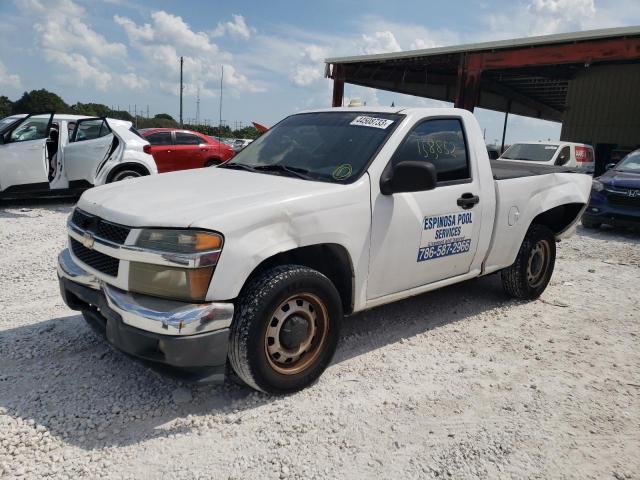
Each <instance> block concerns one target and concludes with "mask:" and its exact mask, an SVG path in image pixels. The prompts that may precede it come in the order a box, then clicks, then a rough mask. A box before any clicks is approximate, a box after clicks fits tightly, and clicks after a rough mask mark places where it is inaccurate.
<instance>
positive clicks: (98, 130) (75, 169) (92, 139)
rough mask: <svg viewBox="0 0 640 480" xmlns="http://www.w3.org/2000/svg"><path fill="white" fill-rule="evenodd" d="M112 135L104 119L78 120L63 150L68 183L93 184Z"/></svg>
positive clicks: (107, 152)
mask: <svg viewBox="0 0 640 480" xmlns="http://www.w3.org/2000/svg"><path fill="white" fill-rule="evenodd" d="M112 143H113V133H112V132H111V128H109V124H108V123H107V120H106V119H105V118H85V119H82V120H78V122H77V123H76V127H75V129H74V131H73V134H72V135H71V139H70V140H69V143H68V144H67V146H66V147H65V149H64V154H63V161H64V169H65V172H66V174H67V179H68V180H69V182H74V181H83V180H84V181H86V182H88V183H90V184H91V185H93V184H94V183H95V178H96V171H97V169H98V166H99V165H100V164H101V163H102V161H103V160H105V159H106V157H107V156H108V155H109V152H110V150H111V144H112Z"/></svg>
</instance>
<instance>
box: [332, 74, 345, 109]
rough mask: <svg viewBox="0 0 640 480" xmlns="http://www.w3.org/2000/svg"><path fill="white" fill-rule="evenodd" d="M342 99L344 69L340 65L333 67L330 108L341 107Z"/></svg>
mask: <svg viewBox="0 0 640 480" xmlns="http://www.w3.org/2000/svg"><path fill="white" fill-rule="evenodd" d="M343 98H344V67H343V66H342V65H334V66H333V100H332V102H331V106H332V107H341V106H342V100H343Z"/></svg>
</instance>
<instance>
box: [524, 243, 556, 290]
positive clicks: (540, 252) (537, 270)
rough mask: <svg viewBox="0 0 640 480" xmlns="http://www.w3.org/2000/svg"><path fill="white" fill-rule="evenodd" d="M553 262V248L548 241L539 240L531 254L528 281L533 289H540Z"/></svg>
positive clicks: (528, 263) (528, 265) (528, 264)
mask: <svg viewBox="0 0 640 480" xmlns="http://www.w3.org/2000/svg"><path fill="white" fill-rule="evenodd" d="M550 260H551V247H550V246H549V242H548V241H547V240H538V242H537V243H536V244H535V245H534V246H533V248H532V249H531V251H530V252H529V260H528V262H527V281H528V282H529V286H530V287H531V288H537V287H539V286H540V285H541V284H542V283H543V282H544V279H545V275H546V273H547V270H548V268H549V262H550Z"/></svg>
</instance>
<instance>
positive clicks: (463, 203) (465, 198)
mask: <svg viewBox="0 0 640 480" xmlns="http://www.w3.org/2000/svg"><path fill="white" fill-rule="evenodd" d="M479 202H480V197H479V196H477V195H474V194H473V193H463V194H462V196H461V197H460V198H459V199H458V200H457V202H456V203H457V204H458V206H459V207H462V208H463V209H465V210H467V209H469V208H473V206H474V205H475V204H476V203H479Z"/></svg>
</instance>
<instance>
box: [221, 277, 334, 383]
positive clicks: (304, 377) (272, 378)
mask: <svg viewBox="0 0 640 480" xmlns="http://www.w3.org/2000/svg"><path fill="white" fill-rule="evenodd" d="M292 299H293V300H292ZM298 299H301V302H302V304H300V302H298ZM305 301H306V302H307V303H306V304H305ZM287 302H289V303H291V302H296V305H299V306H300V308H303V305H304V308H305V309H306V311H307V312H311V316H312V318H313V321H312V322H309V318H307V320H305V319H303V320H302V322H307V323H306V324H305V325H306V326H304V327H302V328H304V329H305V333H304V335H305V336H306V338H305V342H306V341H308V342H310V344H309V350H308V351H305V352H303V353H302V354H301V355H300V356H299V358H298V359H297V360H295V361H293V362H292V363H286V362H285V361H289V360H292V358H284V357H285V356H286V355H288V354H285V355H282V356H281V355H280V354H279V352H275V353H273V354H272V353H270V351H269V349H271V348H276V347H280V348H281V349H285V347H283V346H281V343H282V344H286V342H285V341H283V337H282V331H285V328H284V327H285V326H286V325H287V324H291V323H292V322H297V321H299V318H300V316H301V315H304V313H303V314H300V315H294V313H295V310H292V311H291V312H292V313H291V314H287V313H286V312H288V311H289V307H288V304H287ZM283 305H284V306H287V307H288V308H287V310H285V309H284V306H283ZM281 306H282V308H280V307H281ZM294 307H295V305H294ZM311 307H313V308H311ZM283 312H284V313H283ZM287 315H289V316H287ZM276 316H281V317H283V316H286V318H285V319H282V318H281V319H278V318H276ZM342 316H343V313H342V302H341V301H340V295H339V294H338V291H337V290H336V288H335V286H334V285H333V283H332V282H331V281H330V280H329V279H328V278H327V277H325V276H324V275H323V274H321V273H320V272H318V271H316V270H313V269H310V268H307V267H303V266H300V265H283V266H279V267H275V268H273V269H270V270H267V271H266V272H264V273H262V274H260V275H259V276H258V277H256V278H255V279H254V280H252V281H251V282H250V283H249V284H248V285H247V286H245V288H243V291H242V293H241V294H240V297H239V298H238V301H237V303H236V313H235V316H234V320H233V324H232V326H231V334H230V340H229V362H230V364H231V368H232V369H233V370H234V372H235V373H236V375H238V377H240V379H241V380H242V381H243V382H245V383H246V384H247V385H249V386H250V387H252V388H254V389H256V390H260V391H263V392H265V393H269V394H276V395H277V394H285V393H290V392H295V391H298V390H301V389H303V388H305V387H307V386H308V385H310V384H312V383H313V382H314V381H315V380H316V379H317V378H318V377H320V375H321V374H322V372H324V370H325V369H326V368H327V366H328V365H329V363H330V362H331V359H332V358H333V354H334V353H335V350H336V346H337V344H338V336H339V333H340V325H341V323H342ZM274 323H275V325H274ZM276 328H277V329H278V331H279V332H280V333H279V335H278V336H277V337H278V339H277V346H276V347H274V346H273V341H274V338H273V337H272V336H269V335H270V332H273V331H274V329H276ZM295 328H297V327H295ZM311 329H312V331H310V330H311ZM290 331H291V328H289V330H286V331H285V334H288V333H289V332H290ZM300 331H301V330H298V332H300ZM289 338H290V337H289ZM305 342H302V343H300V344H298V347H295V348H302V346H303V344H304V343H305ZM314 342H315V343H314ZM292 348H293V347H292ZM283 351H284V350H283ZM276 354H278V355H277V357H276ZM278 362H282V363H278ZM298 368H299V369H301V370H300V371H296V369H298Z"/></svg>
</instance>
